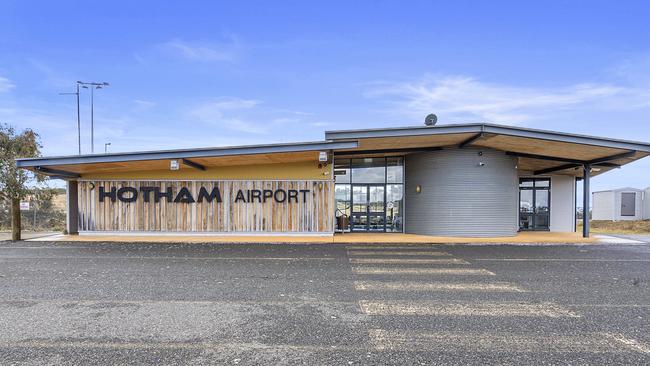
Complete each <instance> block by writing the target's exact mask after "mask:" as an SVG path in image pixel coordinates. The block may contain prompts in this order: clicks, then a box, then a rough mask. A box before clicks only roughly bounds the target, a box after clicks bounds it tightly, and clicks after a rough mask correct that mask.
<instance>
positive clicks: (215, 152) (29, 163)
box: [16, 141, 358, 168]
mask: <svg viewBox="0 0 650 366" xmlns="http://www.w3.org/2000/svg"><path fill="white" fill-rule="evenodd" d="M357 147H358V143H357V142H356V141H335V142H332V141H323V142H308V143H295V144H278V145H260V146H239V147H229V148H214V149H194V150H191V149H188V150H163V151H147V152H129V153H115V154H102V155H99V154H98V155H82V156H80V155H72V156H59V157H43V158H28V159H16V165H17V166H18V167H19V168H31V167H37V166H48V165H75V164H95V163H117V162H128V161H142V160H164V159H182V158H202V157H219V156H233V155H256V154H273V153H292V152H306V151H319V150H337V149H354V148H357Z"/></svg>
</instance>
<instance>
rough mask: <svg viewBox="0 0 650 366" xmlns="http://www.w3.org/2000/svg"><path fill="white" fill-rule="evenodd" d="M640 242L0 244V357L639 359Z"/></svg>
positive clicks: (648, 336) (643, 320)
mask: <svg viewBox="0 0 650 366" xmlns="http://www.w3.org/2000/svg"><path fill="white" fill-rule="evenodd" d="M649 282H650V245H646V244H641V245H582V246H579V245H553V246H531V245H527V246H505V245H501V246H463V245H455V246H446V245H432V246H428V245H414V246H405V245H386V246H380V245H367V246H363V245H323V244H317V245H259V244H256V245H242V244H238V245H219V244H193V245H186V244H175V245H167V244H107V243H61V242H56V243H54V242H52V243H50V242H18V243H10V242H0V294H1V298H0V329H1V331H0V364H2V365H10V364H16V365H23V364H24V365H40V364H43V365H51V364H62V365H83V364H94V365H101V364H156V365H177V364H187V365H203V364H232V365H235V364H238V365H258V364H264V365H267V364H287V365H292V364H305V365H317V364H318V365H320V364H332V365H356V364H359V365H366V364H367V365H377V364H395V365H431V364H458V365H483V364H518V365H520V364H545V365H548V364H571V365H578V364H599V365H603V364H612V365H619V364H632V365H647V364H650V285H649Z"/></svg>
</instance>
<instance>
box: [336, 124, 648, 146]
mask: <svg viewBox="0 0 650 366" xmlns="http://www.w3.org/2000/svg"><path fill="white" fill-rule="evenodd" d="M459 133H493V134H499V135H507V136H513V137H526V138H534V139H540V140H549V141H558V142H567V143H575V144H582V145H592V146H600V147H610V148H616V149H625V150H635V151H643V152H649V153H650V144H648V143H643V142H637V141H626V140H619V139H608V138H604V137H597V136H588V135H579V134H570V133H563V132H556V131H548V130H538V129H530V128H522V127H512V126H503V125H496V124H488V123H478V124H459V125H441V126H434V127H429V126H416V127H400V128H387V129H368V130H349V131H345V130H343V131H326V132H325V138H326V139H327V140H333V141H336V140H351V139H363V138H386V137H402V136H426V135H444V134H459Z"/></svg>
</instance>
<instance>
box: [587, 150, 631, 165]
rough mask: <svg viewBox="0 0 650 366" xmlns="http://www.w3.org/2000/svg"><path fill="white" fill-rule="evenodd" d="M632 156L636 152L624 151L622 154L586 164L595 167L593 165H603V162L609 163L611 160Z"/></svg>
mask: <svg viewBox="0 0 650 366" xmlns="http://www.w3.org/2000/svg"><path fill="white" fill-rule="evenodd" d="M634 154H636V151H634V150H630V151H626V152H624V153H620V154H615V155H610V156H606V157H604V158H598V159H593V160H589V161H587V162H586V163H587V164H590V165H595V164H598V163H604V162H607V161H611V160H616V159H623V158H629V157H630V156H633V155H634Z"/></svg>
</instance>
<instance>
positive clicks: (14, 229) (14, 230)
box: [11, 198, 20, 241]
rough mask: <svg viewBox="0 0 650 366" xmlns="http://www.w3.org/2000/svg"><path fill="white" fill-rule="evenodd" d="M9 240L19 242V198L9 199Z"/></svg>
mask: <svg viewBox="0 0 650 366" xmlns="http://www.w3.org/2000/svg"><path fill="white" fill-rule="evenodd" d="M11 240H13V241H17V240H20V198H12V199H11Z"/></svg>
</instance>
